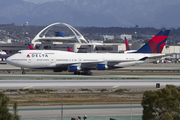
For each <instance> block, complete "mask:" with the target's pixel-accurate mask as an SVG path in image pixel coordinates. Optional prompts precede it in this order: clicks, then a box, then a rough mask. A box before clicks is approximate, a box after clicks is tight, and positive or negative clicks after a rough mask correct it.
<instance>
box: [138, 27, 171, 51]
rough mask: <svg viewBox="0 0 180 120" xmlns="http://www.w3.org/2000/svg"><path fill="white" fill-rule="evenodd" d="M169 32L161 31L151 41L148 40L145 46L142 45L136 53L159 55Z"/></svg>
mask: <svg viewBox="0 0 180 120" xmlns="http://www.w3.org/2000/svg"><path fill="white" fill-rule="evenodd" d="M169 33H170V30H161V31H160V32H159V33H158V34H157V35H155V36H154V37H153V38H151V40H149V41H148V42H147V43H146V44H145V45H143V46H142V47H141V48H140V49H139V50H138V51H137V52H136V53H161V52H162V50H163V48H164V45H165V43H166V40H167V38H168V35H169Z"/></svg>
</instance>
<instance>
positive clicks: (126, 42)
mask: <svg viewBox="0 0 180 120" xmlns="http://www.w3.org/2000/svg"><path fill="white" fill-rule="evenodd" d="M124 39H125V44H126V51H128V50H131V49H130V47H129V43H128V41H127V39H126V37H124Z"/></svg>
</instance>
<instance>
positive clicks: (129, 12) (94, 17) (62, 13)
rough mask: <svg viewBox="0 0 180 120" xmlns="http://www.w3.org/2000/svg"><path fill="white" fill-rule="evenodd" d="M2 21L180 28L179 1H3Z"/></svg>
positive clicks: (32, 23) (1, 9)
mask: <svg viewBox="0 0 180 120" xmlns="http://www.w3.org/2000/svg"><path fill="white" fill-rule="evenodd" d="M0 3H1V4H0V24H7V23H15V24H18V25H21V24H24V23H25V22H26V21H28V22H29V24H30V25H49V24H51V23H54V22H65V23H68V24H70V25H73V26H96V27H111V26H118V27H134V26H135V25H139V26H140V27H158V28H161V27H180V22H179V21H180V16H179V11H180V7H179V6H180V1H179V0H171V1H169V0H161V1H160V0H64V1H55V2H46V3H43V4H34V3H30V2H24V1H22V0H8V1H5V0H0Z"/></svg>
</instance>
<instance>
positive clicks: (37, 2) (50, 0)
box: [23, 0, 63, 4]
mask: <svg viewBox="0 0 180 120" xmlns="http://www.w3.org/2000/svg"><path fill="white" fill-rule="evenodd" d="M23 1H27V2H33V3H36V4H39V3H45V2H52V1H63V0H23Z"/></svg>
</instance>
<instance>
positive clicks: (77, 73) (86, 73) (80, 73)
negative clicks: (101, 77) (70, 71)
mask: <svg viewBox="0 0 180 120" xmlns="http://www.w3.org/2000/svg"><path fill="white" fill-rule="evenodd" d="M74 75H93V73H92V72H91V71H83V72H80V71H76V72H74Z"/></svg>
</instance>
